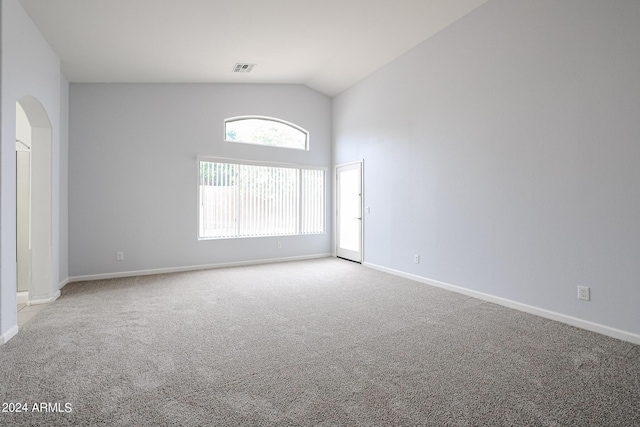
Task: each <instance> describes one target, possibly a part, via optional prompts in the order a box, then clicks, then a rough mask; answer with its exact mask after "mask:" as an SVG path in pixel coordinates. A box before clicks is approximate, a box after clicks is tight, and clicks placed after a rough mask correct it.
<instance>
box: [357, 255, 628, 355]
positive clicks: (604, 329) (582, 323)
mask: <svg viewBox="0 0 640 427" xmlns="http://www.w3.org/2000/svg"><path fill="white" fill-rule="evenodd" d="M362 265H364V266H366V267H369V268H372V269H374V270H379V271H382V272H385V273H389V274H393V275H394V276H399V277H404V278H405V279H410V280H414V281H416V282H420V283H425V284H427V285H430V286H435V287H437V288H442V289H446V290H448V291H453V292H457V293H459V294H464V295H467V296H470V297H473V298H478V299H481V300H484V301H488V302H492V303H495V304H498V305H502V306H504V307H508V308H513V309H515V310H519V311H523V312H525V313H529V314H533V315H536V316H540V317H544V318H546V319H550V320H555V321H558V322H561V323H565V324H567V325H571V326H575V327H577V328H581V329H586V330H588V331H591V332H597V333H599V334H602V335H606V336H609V337H612V338H616V339H619V340H622V341H628V342H630V343H633V344H638V345H640V335H637V334H634V333H631V332H627V331H622V330H620V329H615V328H611V327H609V326H604V325H600V324H598V323H594V322H590V321H588V320H583V319H578V318H576V317H572V316H567V315H566V314H561V313H556V312H554V311H550V310H545V309H543V308H538V307H534V306H531V305H527V304H522V303H519V302H516V301H512V300H508V299H506V298H500V297H496V296H493V295H489V294H485V293H483V292H478V291H473V290H471V289H466V288H462V287H460V286H455V285H451V284H449V283H445V282H440V281H438V280H432V279H427V278H426V277H422V276H418V275H415V274H411V273H405V272H403V271H399V270H394V269H392V268H387V267H382V266H380V265H376V264H372V263H369V262H365V263H363V264H362Z"/></svg>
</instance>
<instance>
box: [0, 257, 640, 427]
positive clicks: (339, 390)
mask: <svg viewBox="0 0 640 427" xmlns="http://www.w3.org/2000/svg"><path fill="white" fill-rule="evenodd" d="M0 378H1V382H0V397H1V399H0V400H1V401H2V402H5V403H9V402H13V403H21V404H25V406H26V408H27V411H26V412H19V413H16V412H2V413H0V425H8V426H9V425H10V426H14V425H114V426H146V425H149V426H164V425H167V426H168V425H187V426H190V425H194V426H195V425H216V426H227V425H228V426H239V425H251V426H254V425H260V426H262V425H264V426H287V425H363V426H369V425H370V426H386V425H433V426H442V425H450V426H476V425H486V426H501V425H505V426H522V425H532V426H536V425H539V426H572V425H575V426H638V425H640V346H635V345H633V344H629V343H625V342H622V341H618V340H615V339H612V338H608V337H605V336H601V335H598V334H595V333H591V332H588V331H584V330H580V329H576V328H573V327H570V326H567V325H564V324H561V323H557V322H553V321H549V320H546V319H542V318H539V317H535V316H532V315H528V314H524V313H521V312H518V311H514V310H510V309H507V308H504V307H500V306H497V305H494V304H490V303H486V302H483V301H480V300H476V299H473V298H469V297H466V296H462V295H459V294H454V293H450V292H447V291H443V290H441V289H435V288H431V287H429V286H426V285H424V284H419V283H416V282H412V281H410V280H406V279H402V278H398V277H394V276H390V275H387V274H384V273H381V272H378V271H374V270H371V269H367V268H365V267H362V266H360V265H358V264H354V263H350V262H346V261H342V260H337V259H330V258H327V259H319V260H312V261H301V262H291V263H282V264H269V265H262V266H251V267H239V268H228V269H218V270H209V271H198V272H189V273H176V274H167V275H157V276H145V277H137V278H127V279H113V280H104V281H94V282H85V283H71V284H69V285H67V286H66V287H65V288H64V289H63V292H62V296H61V297H60V298H59V299H58V300H57V301H56V302H55V303H53V304H50V305H49V306H48V307H47V308H45V309H44V310H43V311H42V312H40V313H39V314H38V315H37V316H36V317H35V318H34V319H33V320H32V321H30V322H29V323H28V324H27V325H26V326H25V327H24V328H22V329H21V330H20V332H19V334H18V335H17V336H15V337H14V338H13V339H12V340H11V341H9V342H8V343H7V344H5V345H4V346H1V347H0ZM41 403H45V406H41ZM34 404H35V406H34ZM34 407H35V408H37V409H43V408H44V411H40V412H37V411H34ZM5 408H6V409H10V408H9V405H6V406H5ZM13 408H14V410H15V405H14V406H13ZM23 408H24V406H23ZM65 411H67V412H65ZM68 411H70V412H68Z"/></svg>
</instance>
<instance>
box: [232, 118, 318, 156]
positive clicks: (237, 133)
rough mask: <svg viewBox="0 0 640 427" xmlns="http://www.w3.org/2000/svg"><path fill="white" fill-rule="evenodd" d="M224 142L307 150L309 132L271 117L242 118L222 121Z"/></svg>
mask: <svg viewBox="0 0 640 427" xmlns="http://www.w3.org/2000/svg"><path fill="white" fill-rule="evenodd" d="M224 138H225V141H229V142H239V143H243V144H257V145H266V146H269V147H281V148H293V149H296V150H308V149H309V132H307V131H306V130H304V129H302V128H301V127H300V126H296V125H294V124H293V123H289V122H286V121H284V120H280V119H275V118H273V117H261V116H243V117H232V118H230V119H226V120H225V121H224Z"/></svg>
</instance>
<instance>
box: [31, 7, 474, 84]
mask: <svg viewBox="0 0 640 427" xmlns="http://www.w3.org/2000/svg"><path fill="white" fill-rule="evenodd" d="M20 1H21V3H22V5H23V6H24V8H25V9H26V11H27V12H28V13H29V15H30V16H31V18H32V19H33V21H34V22H35V24H36V25H37V26H38V28H39V29H40V31H41V32H42V34H43V35H44V37H45V38H46V39H47V41H48V42H49V44H50V45H51V46H52V47H53V49H54V50H55V51H56V53H57V54H58V56H59V57H60V59H61V61H62V72H63V73H64V75H65V76H66V78H67V79H68V80H69V81H71V82H187V83H190V82H198V83H209V82H214V83H229V82H235V83H238V82H249V83H290V84H305V85H307V86H309V87H311V88H313V89H315V90H318V91H319V92H322V93H325V94H327V95H329V96H333V95H336V94H338V93H340V92H341V91H343V90H344V89H346V88H348V87H349V86H351V85H353V84H354V83H356V82H357V81H359V80H361V79H362V78H364V77H366V76H368V75H369V74H371V73H373V72H374V71H376V70H378V69H379V68H381V67H382V66H384V65H386V64H387V63H389V62H391V61H392V60H394V59H395V58H397V57H398V56H400V55H402V54H403V53H404V52H406V51H407V50H409V49H411V48H412V47H414V46H416V45H417V44H419V43H420V42H422V41H424V40H426V39H427V38H429V37H431V36H432V35H434V34H435V33H437V32H438V31H440V30H442V29H443V28H445V27H447V26H448V25H450V24H451V23H453V22H455V21H456V20H458V19H459V18H461V17H462V16H464V15H466V14H467V13H468V12H470V11H471V10H473V9H475V8H476V7H478V6H480V5H481V4H483V3H485V2H486V1H487V0H20ZM237 62H248V63H255V64H257V65H256V67H255V68H254V70H253V71H252V72H251V73H249V74H237V73H232V72H231V71H232V69H233V66H234V64H235V63H237Z"/></svg>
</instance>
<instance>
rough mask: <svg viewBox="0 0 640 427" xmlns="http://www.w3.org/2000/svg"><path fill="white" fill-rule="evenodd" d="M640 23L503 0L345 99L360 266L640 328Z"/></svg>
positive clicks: (629, 6)
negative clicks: (362, 214)
mask: <svg viewBox="0 0 640 427" xmlns="http://www.w3.org/2000/svg"><path fill="white" fill-rule="evenodd" d="M639 22H640V2H638V1H635V0H628V1H625V0H616V1H613V2H609V1H601V0H597V1H588V0H564V1H556V0H549V1H542V0H539V1H529V0H526V1H525V0H494V1H490V2H489V3H487V4H485V5H484V6H481V7H480V8H479V9H477V10H475V11H473V12H471V13H470V14H469V15H467V16H466V17H464V18H463V19H462V20H460V21H458V22H456V23H455V24H453V25H452V26H450V27H449V28H447V29H445V30H444V31H443V32H441V33H439V34H437V35H436V36H434V37H433V38H431V39H429V40H427V41H426V42H424V43H422V44H421V45H419V46H417V47H416V48H414V49H413V50H411V51H410V52H409V53H407V54H405V55H404V56H402V57H400V58H399V59H398V60H396V61H394V62H392V63H391V64H389V65H388V66H386V67H385V68H383V69H382V70H380V71H379V72H377V73H376V74H374V75H372V76H370V77H369V78H367V79H366V80H364V81H362V82H361V83H359V84H357V85H356V86H354V87H352V88H351V89H349V90H347V91H346V92H344V93H342V94H341V95H339V96H338V97H336V98H335V99H334V102H333V125H334V127H333V129H334V135H333V137H334V162H335V163H343V162H348V161H352V160H355V159H359V158H364V159H365V187H366V190H365V205H367V206H370V207H371V213H370V214H369V215H367V216H366V221H365V224H366V232H365V261H366V262H369V263H371V264H376V265H379V266H383V267H386V268H391V269H395V270H399V271H401V272H405V273H410V274H415V275H418V276H421V277H425V278H429V279H434V280H438V281H442V282H445V283H449V284H453V285H457V286H461V287H464V288H467V289H470V290H474V291H478V292H483V293H487V294H490V295H493V296H497V297H501V298H506V299H509V300H512V301H516V302H519V303H523V304H528V305H531V306H535V307H538V308H542V309H546V310H551V311H554V312H557V313H561V314H564V315H567V316H573V317H576V318H579V319H583V320H586V321H590V322H595V323H597V324H601V325H605V326H608V327H611V328H617V329H620V330H623V331H627V332H631V333H634V334H640V310H639V309H638V307H639V305H640V284H639V280H640V262H639V261H640V222H639V221H640V191H638V189H639V188H640V78H639V77H638V76H640V49H639V48H638V46H640V25H638V23H639ZM413 254H420V255H421V261H422V262H421V263H420V264H414V263H413ZM578 285H585V286H589V287H591V291H592V301H590V302H583V301H578V300H577V292H576V287H577V286H578Z"/></svg>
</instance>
